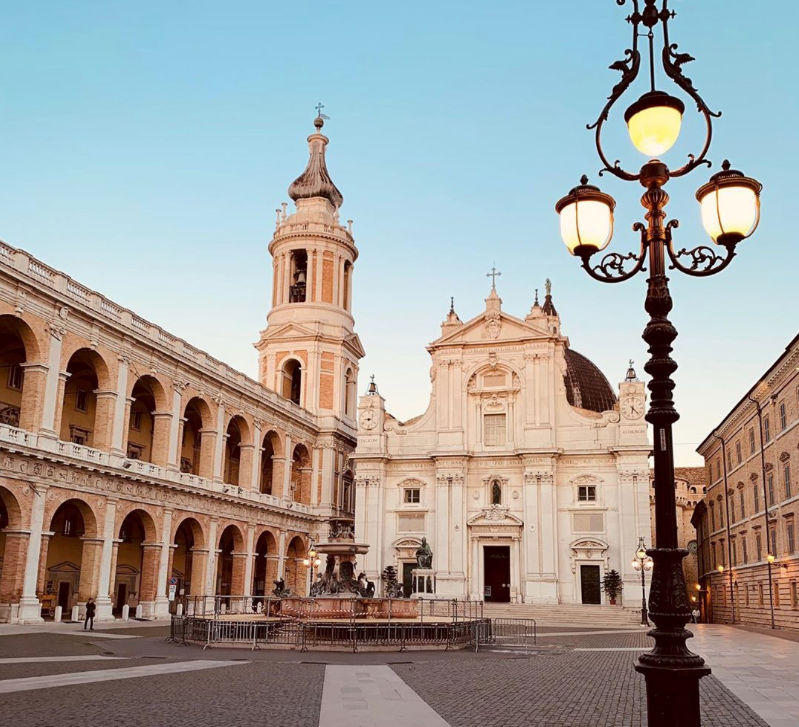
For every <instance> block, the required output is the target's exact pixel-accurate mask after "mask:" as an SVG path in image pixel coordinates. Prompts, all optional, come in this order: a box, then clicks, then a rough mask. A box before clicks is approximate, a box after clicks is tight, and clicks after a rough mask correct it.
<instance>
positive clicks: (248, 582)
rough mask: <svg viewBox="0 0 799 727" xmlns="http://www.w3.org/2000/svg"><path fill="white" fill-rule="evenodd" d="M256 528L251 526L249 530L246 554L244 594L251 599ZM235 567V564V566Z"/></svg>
mask: <svg viewBox="0 0 799 727" xmlns="http://www.w3.org/2000/svg"><path fill="white" fill-rule="evenodd" d="M254 550H255V528H254V527H253V526H252V525H250V526H249V527H248V528H247V552H246V553H245V556H246V558H245V561H244V563H245V565H244V582H243V584H242V590H241V592H242V594H243V595H245V596H247V597H249V596H251V595H252V573H253V567H252V566H253V556H254V555H255V553H254V552H253V551H254ZM234 565H235V564H234Z"/></svg>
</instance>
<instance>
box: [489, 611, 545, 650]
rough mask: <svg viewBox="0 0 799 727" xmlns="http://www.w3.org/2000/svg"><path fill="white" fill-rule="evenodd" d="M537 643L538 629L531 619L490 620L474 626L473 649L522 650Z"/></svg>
mask: <svg viewBox="0 0 799 727" xmlns="http://www.w3.org/2000/svg"><path fill="white" fill-rule="evenodd" d="M537 643H538V627H537V625H536V622H535V619H533V618H492V619H482V620H481V621H478V622H476V624H475V637H474V648H475V651H477V650H478V649H479V648H480V647H481V646H500V647H502V648H508V649H510V648H523V649H524V650H525V651H528V649H529V647H530V645H531V644H532V645H533V646H535V644H537Z"/></svg>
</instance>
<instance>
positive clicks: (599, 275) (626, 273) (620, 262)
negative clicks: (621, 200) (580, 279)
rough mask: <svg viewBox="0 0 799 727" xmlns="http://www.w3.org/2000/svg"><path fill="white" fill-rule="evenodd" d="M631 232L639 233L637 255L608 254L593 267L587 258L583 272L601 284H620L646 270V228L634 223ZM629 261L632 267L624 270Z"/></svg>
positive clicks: (647, 245) (631, 253)
mask: <svg viewBox="0 0 799 727" xmlns="http://www.w3.org/2000/svg"><path fill="white" fill-rule="evenodd" d="M633 230H635V231H637V232H640V233H641V250H640V252H639V253H638V254H637V255H636V254H635V253H634V252H629V253H627V254H626V255H622V254H621V253H618V252H609V253H608V254H607V255H604V256H603V257H602V260H600V262H599V263H598V264H596V265H593V266H592V265H591V264H590V256H587V257H584V258H583V268H584V269H585V271H586V272H587V273H588V274H589V275H590V276H591V277H592V278H595V279H596V280H601V281H602V282H603V283H621V282H622V281H623V280H629V279H630V278H631V277H633V275H635V274H636V273H639V272H640V271H641V270H646V268H645V267H644V262H645V261H646V251H647V248H648V247H649V243H648V241H647V238H646V227H645V226H644V225H643V224H641V223H640V222H636V223H635V224H634V225H633ZM629 261H634V264H633V267H632V268H630V269H629V270H625V265H627V263H628V262H629Z"/></svg>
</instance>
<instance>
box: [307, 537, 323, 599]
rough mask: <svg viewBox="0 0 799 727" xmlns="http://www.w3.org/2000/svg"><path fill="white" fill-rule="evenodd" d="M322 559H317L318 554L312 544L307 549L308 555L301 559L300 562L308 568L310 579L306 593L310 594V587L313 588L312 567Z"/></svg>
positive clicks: (316, 565)
mask: <svg viewBox="0 0 799 727" xmlns="http://www.w3.org/2000/svg"><path fill="white" fill-rule="evenodd" d="M321 563H322V561H321V560H320V559H319V554H318V553H317V552H316V548H315V547H314V545H313V544H312V545H311V547H310V548H309V549H308V555H307V556H306V557H305V558H303V559H302V564H303V565H304V566H305V567H306V568H310V581H309V584H310V585H309V586H308V595H309V596H310V595H311V589H312V588H313V584H314V579H313V576H314V569H315V568H318V567H319V566H320V565H321Z"/></svg>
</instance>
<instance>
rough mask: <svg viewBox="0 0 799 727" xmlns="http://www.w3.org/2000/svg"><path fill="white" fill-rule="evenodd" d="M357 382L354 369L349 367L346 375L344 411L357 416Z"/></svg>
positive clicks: (348, 414)
mask: <svg viewBox="0 0 799 727" xmlns="http://www.w3.org/2000/svg"><path fill="white" fill-rule="evenodd" d="M356 387H357V384H356V383H355V374H354V373H353V371H352V369H347V373H346V374H345V375H344V413H345V414H346V415H347V416H350V417H351V416H355V399H356V397H357V393H358V392H357V390H356Z"/></svg>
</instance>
